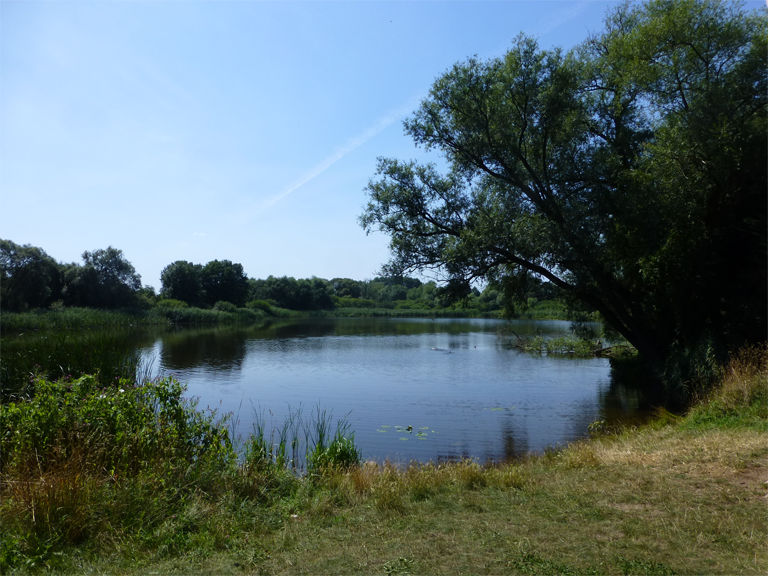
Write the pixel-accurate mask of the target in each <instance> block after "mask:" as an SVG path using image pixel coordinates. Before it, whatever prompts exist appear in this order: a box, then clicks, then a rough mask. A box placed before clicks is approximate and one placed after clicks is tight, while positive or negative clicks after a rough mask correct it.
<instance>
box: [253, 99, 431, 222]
mask: <svg viewBox="0 0 768 576" xmlns="http://www.w3.org/2000/svg"><path fill="white" fill-rule="evenodd" d="M419 100H421V96H418V97H413V98H411V99H409V100H408V103H407V104H405V105H403V106H401V107H400V108H399V109H397V110H395V111H393V112H390V113H389V114H387V115H386V116H384V117H383V118H380V119H379V120H378V122H376V123H375V124H374V125H373V126H371V127H370V128H368V129H367V130H365V131H364V132H363V133H362V134H359V135H358V136H355V137H353V138H350V139H349V140H347V141H346V142H345V143H344V145H343V146H341V147H339V148H337V149H336V151H335V152H334V153H333V154H331V155H330V156H328V157H327V158H325V159H324V160H323V161H322V162H320V163H319V164H317V165H316V166H314V167H313V168H311V169H310V170H308V171H307V172H305V173H304V174H302V175H301V177H300V178H299V179H298V180H296V181H295V182H293V183H292V184H290V185H289V186H288V187H287V188H286V189H285V190H283V191H282V192H280V193H279V194H277V195H275V196H273V197H272V198H269V199H268V200H267V201H266V202H265V203H264V204H263V205H262V206H261V207H260V208H259V209H258V210H257V211H256V213H255V214H254V216H256V215H258V214H260V213H261V212H263V211H264V210H266V209H267V208H270V207H271V206H274V205H275V204H276V203H277V202H279V201H280V200H282V199H283V198H285V197H286V196H288V194H290V193H291V192H295V191H296V190H298V189H299V188H301V187H302V186H304V184H306V183H307V182H309V181H310V180H313V179H315V178H317V177H318V176H319V175H320V174H322V173H323V172H325V171H326V170H328V168H330V167H331V166H333V165H334V164H336V162H338V161H339V160H341V159H342V158H344V156H346V155H347V154H349V153H350V152H352V151H353V150H355V149H356V148H359V147H360V146H362V145H363V144H365V143H366V142H367V141H368V140H370V139H371V138H373V137H374V136H376V135H377V134H379V133H381V132H382V131H384V130H385V129H386V128H387V127H389V126H391V125H392V124H394V123H395V122H397V121H398V120H399V119H400V118H402V117H403V116H405V115H406V114H408V113H409V112H411V111H413V109H414V107H415V105H416V102H418V101H419Z"/></svg>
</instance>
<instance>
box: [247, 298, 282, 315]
mask: <svg viewBox="0 0 768 576" xmlns="http://www.w3.org/2000/svg"><path fill="white" fill-rule="evenodd" d="M273 306H277V302H275V301H274V300H251V301H250V302H248V303H247V304H246V305H245V307H246V308H248V309H249V310H261V311H263V312H266V313H267V314H271V313H272V307H273Z"/></svg>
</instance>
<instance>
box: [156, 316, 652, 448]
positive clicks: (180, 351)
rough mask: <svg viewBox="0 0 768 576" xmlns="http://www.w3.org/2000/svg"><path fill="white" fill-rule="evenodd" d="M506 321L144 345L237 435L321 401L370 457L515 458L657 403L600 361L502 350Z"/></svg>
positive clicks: (181, 338)
mask: <svg viewBox="0 0 768 576" xmlns="http://www.w3.org/2000/svg"><path fill="white" fill-rule="evenodd" d="M501 326H502V323H501V322H499V321H492V320H477V319H438V320H430V319H392V318H366V319H332V318H314V319H312V318H310V319H287V320H274V321H271V322H269V323H266V324H264V325H261V326H254V327H249V328H208V329H187V330H183V329H182V330H179V329H176V330H171V331H165V332H162V331H158V332H155V333H154V338H155V340H154V343H153V344H152V345H151V346H149V347H147V349H146V350H147V354H150V353H153V352H154V353H156V354H157V359H156V363H155V370H156V373H162V372H173V373H175V374H176V375H177V376H178V377H179V379H180V380H181V381H182V382H184V383H186V384H187V385H188V388H189V392H190V393H191V394H193V395H197V396H200V397H201V405H203V406H206V405H211V406H214V405H220V406H221V408H222V410H224V411H226V412H229V411H231V412H233V413H235V414H236V415H237V420H238V422H239V424H238V432H240V433H242V434H247V433H248V432H249V431H250V428H251V426H252V424H253V422H254V418H253V414H252V410H253V407H256V406H258V407H260V408H261V409H268V410H270V412H271V413H272V414H273V417H274V419H275V421H276V423H278V424H279V423H282V419H283V418H285V417H287V416H288V414H289V410H290V408H289V407H291V406H292V407H294V408H295V407H298V406H304V407H305V409H307V408H309V409H311V408H313V407H314V406H316V405H318V406H320V407H321V408H323V409H327V410H329V411H330V410H332V411H333V413H334V414H336V415H337V416H342V415H344V414H349V418H348V420H349V422H350V425H351V429H353V430H354V431H355V439H356V441H357V442H358V444H359V445H360V447H361V448H362V449H363V453H364V455H365V457H366V458H376V459H384V458H391V459H395V460H400V461H408V460H411V459H416V460H421V461H427V460H437V461H440V460H456V459H459V458H465V457H473V458H478V459H480V460H486V459H492V460H501V459H507V458H515V457H519V456H521V455H523V454H525V453H527V452H529V451H532V450H533V451H539V450H543V449H544V448H546V447H547V446H557V445H560V444H563V443H565V442H568V441H571V440H573V439H575V438H579V437H581V436H584V435H585V434H586V433H587V430H588V427H589V424H590V423H592V422H593V421H595V420H606V421H609V422H615V421H618V420H628V419H636V418H642V417H644V415H645V414H647V412H648V411H649V410H650V407H651V406H652V402H651V400H649V398H647V396H646V395H643V394H641V393H640V392H639V391H638V390H637V389H636V388H633V387H632V385H631V383H629V382H627V381H625V380H623V379H622V378H620V377H619V375H618V374H617V373H614V374H612V372H611V367H610V365H609V362H608V360H606V359H600V358H593V359H574V358H568V357H546V356H535V355H528V354H524V353H520V352H518V351H514V350H508V349H506V348H505V347H504V346H503V345H501V343H500V341H499V339H498V338H497V336H496V332H497V330H498V329H499V328H500V327H501ZM567 328H568V323H567V322H557V321H548V322H541V321H538V322H537V321H525V322H518V323H517V324H516V325H515V327H514V329H515V331H516V332H517V333H518V334H521V335H522V334H545V335H547V334H556V333H562V332H564V331H566V330H567ZM433 348H437V349H438V350H437V351H436V350H433ZM441 350H442V351H441ZM446 351H449V352H450V354H448V353H447V352H446ZM409 426H410V427H411V430H410V431H409V430H407V428H408V427H409Z"/></svg>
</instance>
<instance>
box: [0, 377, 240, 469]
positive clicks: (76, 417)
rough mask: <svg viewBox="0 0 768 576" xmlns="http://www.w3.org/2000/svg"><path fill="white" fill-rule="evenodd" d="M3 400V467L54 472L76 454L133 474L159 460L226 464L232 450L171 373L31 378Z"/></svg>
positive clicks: (95, 465)
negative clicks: (109, 381) (28, 388)
mask: <svg viewBox="0 0 768 576" xmlns="http://www.w3.org/2000/svg"><path fill="white" fill-rule="evenodd" d="M32 388H33V395H32V396H31V397H30V398H29V399H28V400H25V401H21V402H10V403H7V404H3V405H0V470H2V471H7V470H27V471H31V470H36V471H39V472H41V473H44V472H46V471H49V470H54V469H56V468H58V467H60V466H62V465H64V464H66V463H68V462H69V461H70V460H71V458H73V457H75V456H83V457H86V458H87V462H86V467H87V468H89V469H91V471H92V472H96V473H98V472H101V471H104V470H107V471H110V473H112V474H115V473H120V474H123V475H124V474H134V473H136V472H138V471H140V470H143V469H147V468H149V469H151V467H152V466H153V463H154V462H157V461H158V460H163V461H183V462H185V463H187V464H188V465H189V466H191V467H192V468H194V467H199V466H203V465H208V464H211V463H216V466H217V467H220V468H222V469H223V467H224V466H225V465H226V464H227V462H228V461H229V460H230V459H231V457H232V456H233V450H232V443H231V441H230V439H229V435H228V432H227V430H226V429H225V428H224V427H223V423H224V421H223V420H221V421H217V420H216V419H215V416H214V415H213V414H209V415H205V414H204V413H203V412H200V411H198V410H197V409H196V401H194V400H188V399H185V398H183V396H182V394H183V393H184V390H185V389H184V387H183V386H182V385H181V384H180V383H179V382H177V381H176V380H174V379H173V378H165V379H160V380H155V381H153V382H147V383H145V384H141V385H134V384H133V383H132V382H131V381H130V380H125V379H121V380H119V381H118V383H117V385H114V386H108V387H107V386H103V385H102V384H100V383H99V381H98V380H97V379H96V378H95V377H94V376H83V377H81V378H77V379H75V380H70V379H61V380H58V381H50V380H46V379H42V378H41V379H37V380H36V381H34V382H33V385H32Z"/></svg>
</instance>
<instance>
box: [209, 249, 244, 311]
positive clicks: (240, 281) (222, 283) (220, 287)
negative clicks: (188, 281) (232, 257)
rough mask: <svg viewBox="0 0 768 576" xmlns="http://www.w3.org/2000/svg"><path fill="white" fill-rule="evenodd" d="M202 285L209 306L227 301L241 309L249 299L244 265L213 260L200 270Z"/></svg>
mask: <svg viewBox="0 0 768 576" xmlns="http://www.w3.org/2000/svg"><path fill="white" fill-rule="evenodd" d="M200 284H201V286H202V289H203V298H204V301H205V303H206V304H208V305H209V306H213V305H214V304H216V302H220V301H225V302H231V303H233V304H234V305H235V306H236V307H238V308H241V307H243V306H245V301H246V300H247V299H248V291H249V284H248V277H247V276H246V274H245V272H243V265H242V264H237V263H232V262H230V261H229V260H212V261H211V262H208V264H206V265H205V266H203V268H202V270H200Z"/></svg>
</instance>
